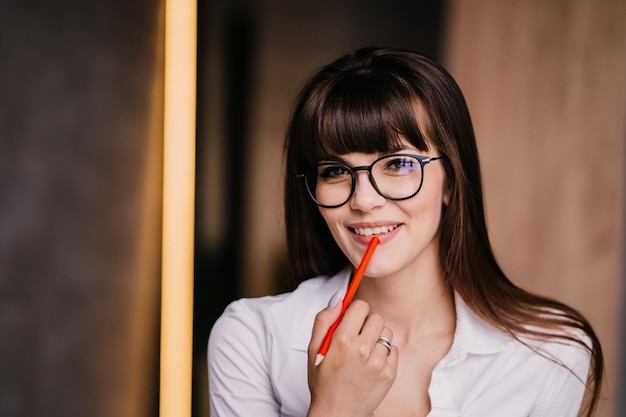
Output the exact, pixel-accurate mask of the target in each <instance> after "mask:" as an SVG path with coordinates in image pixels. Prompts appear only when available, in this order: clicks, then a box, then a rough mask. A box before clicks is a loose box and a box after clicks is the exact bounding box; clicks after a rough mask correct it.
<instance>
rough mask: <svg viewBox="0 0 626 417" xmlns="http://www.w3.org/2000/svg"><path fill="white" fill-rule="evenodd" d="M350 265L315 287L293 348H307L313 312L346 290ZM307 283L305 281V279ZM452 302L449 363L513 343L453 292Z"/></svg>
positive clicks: (498, 350)
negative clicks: (452, 323) (452, 315)
mask: <svg viewBox="0 0 626 417" xmlns="http://www.w3.org/2000/svg"><path fill="white" fill-rule="evenodd" d="M351 273H352V268H351V267H346V268H345V269H343V270H342V271H341V272H339V273H338V274H337V275H335V276H333V277H330V278H328V279H327V280H325V281H324V283H323V284H322V285H321V288H317V289H316V290H315V291H316V293H317V294H316V295H315V296H313V297H311V299H310V302H309V305H308V308H307V310H306V313H305V314H304V316H303V317H302V320H297V321H296V322H297V323H300V325H299V326H298V328H297V329H296V334H295V337H294V339H293V343H292V348H294V349H297V350H304V351H306V350H307V348H308V345H309V341H310V340H311V331H312V329H313V322H314V321H315V315H316V314H317V313H318V312H320V311H321V310H322V309H324V308H326V307H327V304H328V300H330V298H331V297H332V296H333V295H334V294H335V292H337V291H338V290H343V292H344V295H345V291H346V290H347V288H348V283H349V282H350V276H351ZM305 282H306V281H305ZM454 302H455V307H456V329H455V332H454V340H453V342H452V346H451V347H450V351H449V352H448V354H447V355H446V358H447V359H448V361H449V362H456V361H459V360H462V359H464V358H465V357H466V356H467V354H476V355H489V354H494V353H498V352H501V351H503V350H504V349H506V348H507V346H508V345H509V344H510V343H511V342H513V339H512V338H511V337H510V336H508V335H506V334H505V333H503V332H501V331H500V330H498V329H496V328H495V327H493V326H492V325H490V324H489V323H487V322H486V321H484V320H483V319H481V318H480V317H479V316H478V315H476V313H474V312H473V311H472V310H471V309H470V308H469V306H468V305H467V304H466V303H465V301H464V300H463V298H462V297H461V296H460V295H459V294H458V293H457V292H456V291H455V292H454Z"/></svg>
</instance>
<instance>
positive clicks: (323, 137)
mask: <svg viewBox="0 0 626 417" xmlns="http://www.w3.org/2000/svg"><path fill="white" fill-rule="evenodd" d="M419 103H420V100H419V98H418V97H417V96H416V94H415V92H414V91H413V90H411V89H410V88H409V87H408V85H407V84H405V83H404V82H403V81H402V80H399V79H397V78H395V77H393V76H392V75H389V74H377V73H376V72H374V71H364V70H360V71H359V70H356V71H354V72H351V73H348V74H347V75H346V76H345V77H343V78H341V79H339V80H338V82H337V83H335V84H334V85H332V86H331V87H330V91H329V93H328V95H327V98H326V100H325V102H324V103H322V105H321V106H320V107H319V108H318V111H317V114H315V115H313V117H314V119H315V120H314V123H311V126H315V128H316V129H317V131H315V132H310V133H311V134H312V135H313V137H312V138H311V139H312V140H309V141H306V142H307V144H308V146H309V149H306V150H305V152H306V155H308V158H314V160H312V161H309V162H310V163H317V162H319V161H320V160H324V159H331V158H332V157H333V156H335V155H342V154H347V153H352V152H359V153H367V154H373V153H388V152H394V151H397V150H399V149H400V148H403V147H404V146H403V145H402V139H406V140H407V141H408V142H409V143H411V144H412V145H413V146H415V147H416V148H417V149H419V150H427V148H428V144H427V142H426V140H425V132H423V128H420V125H419V123H420V122H423V121H420V120H418V116H417V115H418V111H417V109H418V106H419ZM422 113H423V112H420V114H422ZM426 124H428V122H426ZM315 128H314V129H315Z"/></svg>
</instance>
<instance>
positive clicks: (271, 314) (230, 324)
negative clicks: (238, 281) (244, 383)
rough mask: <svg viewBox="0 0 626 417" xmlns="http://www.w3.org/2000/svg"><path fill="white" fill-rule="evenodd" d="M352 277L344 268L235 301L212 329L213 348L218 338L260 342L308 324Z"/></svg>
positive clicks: (210, 339)
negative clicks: (268, 293) (286, 288)
mask: <svg viewBox="0 0 626 417" xmlns="http://www.w3.org/2000/svg"><path fill="white" fill-rule="evenodd" d="M348 279H349V270H344V271H341V272H340V273H338V274H337V275H334V276H318V277H315V278H311V279H308V280H306V281H303V282H302V283H301V284H300V285H298V287H297V288H296V289H295V290H294V291H292V292H288V293H283V294H279V295H273V296H265V297H258V298H242V299H239V300H237V301H234V302H232V303H231V304H229V305H228V306H227V307H226V309H225V310H224V312H223V313H222V315H221V316H220V317H219V318H218V320H217V321H216V322H215V324H214V325H213V328H212V329H211V334H210V337H209V349H211V345H212V342H216V341H218V339H219V340H220V341H223V340H224V339H229V342H230V343H232V342H234V341H236V340H237V339H239V343H250V342H251V341H254V340H256V341H257V342H258V341H259V340H261V339H266V338H268V337H276V336H279V335H282V334H283V333H285V332H288V333H291V334H293V332H294V331H295V332H297V330H298V328H300V327H302V326H304V327H307V325H308V323H307V322H308V318H309V317H310V316H311V314H312V315H313V316H314V315H315V314H317V312H318V311H320V310H322V309H323V308H325V307H326V305H327V304H328V300H329V299H330V298H331V297H332V295H333V294H334V293H335V292H337V291H340V290H343V289H344V288H345V287H346V286H347V283H348ZM311 325H312V322H311ZM308 336H310V334H309V335H308ZM285 337H288V335H285ZM233 339H234V340H233Z"/></svg>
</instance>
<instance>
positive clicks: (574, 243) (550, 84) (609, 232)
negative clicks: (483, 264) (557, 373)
mask: <svg viewBox="0 0 626 417" xmlns="http://www.w3.org/2000/svg"><path fill="white" fill-rule="evenodd" d="M450 4H451V6H450V10H449V21H448V25H447V43H446V55H445V62H446V64H447V67H448V68H449V70H450V71H451V72H452V74H453V76H455V78H456V79H457V81H458V82H459V84H460V86H461V88H462V89H463V91H464V93H465V96H466V99H467V101H468V104H469V107H470V112H471V113H472V115H473V120H474V127H475V130H476V135H477V140H478V147H479V151H480V153H481V160H482V168H483V173H484V184H485V193H486V206H487V217H488V224H489V228H490V235H491V238H492V243H493V245H494V248H495V252H496V256H497V257H498V259H499V260H500V262H501V264H502V266H503V268H504V270H505V271H506V272H508V273H509V274H510V276H511V278H512V279H513V281H514V282H516V283H517V284H518V285H521V286H522V287H524V288H527V289H530V290H532V291H535V292H538V293H541V294H544V295H548V296H552V297H555V298H557V299H559V300H562V301H565V302H567V303H568V304H570V305H572V306H574V307H575V308H577V309H579V310H580V311H581V312H582V313H584V314H585V315H586V316H587V317H588V319H589V320H590V321H591V323H592V324H593V326H594V327H595V330H596V332H597V333H598V336H599V337H600V340H601V341H602V343H603V348H604V352H605V355H606V370H607V376H606V379H605V390H604V396H605V401H604V402H603V404H602V408H601V410H600V412H599V413H598V416H623V415H624V413H625V412H626V408H621V411H618V408H617V407H618V404H619V402H621V403H622V404H623V402H624V394H623V391H622V392H621V393H620V383H622V381H620V379H621V376H622V374H621V372H620V370H621V369H623V368H622V366H623V365H622V359H621V358H622V357H623V349H624V345H623V340H622V337H623V331H624V328H623V321H624V320H623V318H624V306H623V303H624V289H625V288H624V265H623V254H624V245H623V243H624V221H623V220H624V212H625V210H624V201H625V200H624V197H625V195H624V191H625V190H626V187H625V182H624V179H625V177H624V173H625V172H624V166H625V161H624V158H625V156H626V147H625V143H626V130H625V128H626V122H625V119H624V116H625V115H626V49H625V47H626V20H625V16H626V2H624V1H623V0H599V1H586V0H576V1H571V0H556V1H549V2H547V1H541V0H536V1H523V2H520V1H499V0H488V1H475V0H455V1H452V2H451V3H450ZM622 407H623V405H622Z"/></svg>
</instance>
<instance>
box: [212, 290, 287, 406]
mask: <svg viewBox="0 0 626 417" xmlns="http://www.w3.org/2000/svg"><path fill="white" fill-rule="evenodd" d="M264 337H265V336H264V325H263V323H262V321H261V320H260V319H259V318H258V316H256V315H255V314H253V312H251V311H250V310H249V309H247V308H246V306H245V304H244V303H241V302H235V303H232V304H231V305H230V306H228V308H227V309H226V310H225V311H224V314H223V315H222V316H221V317H220V318H219V319H218V320H217V322H216V323H215V324H214V326H213V328H212V330H211V335H210V337H209V344H208V372H209V403H210V414H211V417H246V416H264V417H272V416H279V415H280V406H279V404H278V402H277V401H276V398H275V396H274V392H273V389H272V384H271V381H270V378H269V371H268V369H267V360H266V359H267V352H266V351H265V344H264V343H263V340H265V339H264Z"/></svg>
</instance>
